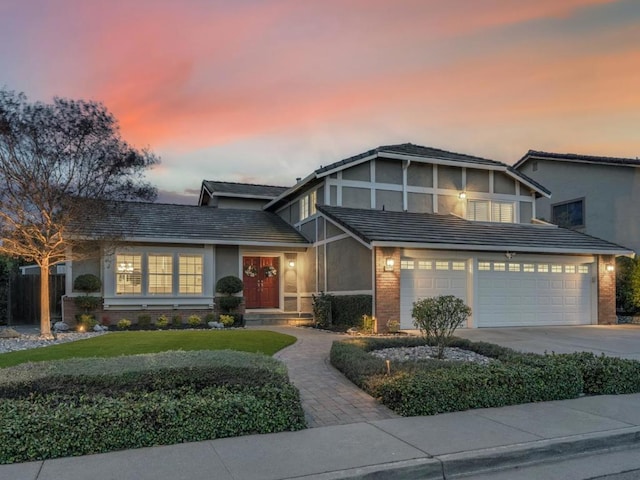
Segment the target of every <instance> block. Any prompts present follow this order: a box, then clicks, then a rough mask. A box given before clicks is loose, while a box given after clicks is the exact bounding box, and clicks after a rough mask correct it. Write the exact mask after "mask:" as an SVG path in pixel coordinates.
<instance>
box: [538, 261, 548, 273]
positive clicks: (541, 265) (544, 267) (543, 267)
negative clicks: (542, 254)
mask: <svg viewBox="0 0 640 480" xmlns="http://www.w3.org/2000/svg"><path fill="white" fill-rule="evenodd" d="M538 273H549V265H548V264H546V263H539V264H538Z"/></svg>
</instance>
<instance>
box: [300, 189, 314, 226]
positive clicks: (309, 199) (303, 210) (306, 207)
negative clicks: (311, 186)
mask: <svg viewBox="0 0 640 480" xmlns="http://www.w3.org/2000/svg"><path fill="white" fill-rule="evenodd" d="M317 195H318V194H317V191H316V190H314V191H313V192H311V193H309V194H308V195H305V196H304V197H302V198H301V199H300V220H304V219H305V218H308V217H310V216H311V215H314V214H315V213H316V203H317V198H318V196H317Z"/></svg>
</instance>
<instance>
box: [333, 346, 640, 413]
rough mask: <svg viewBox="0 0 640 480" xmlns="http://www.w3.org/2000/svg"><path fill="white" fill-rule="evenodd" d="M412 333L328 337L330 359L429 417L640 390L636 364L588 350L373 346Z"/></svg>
mask: <svg viewBox="0 0 640 480" xmlns="http://www.w3.org/2000/svg"><path fill="white" fill-rule="evenodd" d="M424 344H425V341H424V339H422V338H418V337H408V338H407V337H405V338H362V339H353V340H348V341H342V342H334V343H333V346H332V348H331V354H330V358H331V363H332V365H333V366H335V367H336V368H337V369H338V370H340V371H341V372H343V373H344V374H345V376H346V377H347V378H349V379H350V380H351V381H352V382H353V383H355V384H356V385H358V386H359V387H360V388H362V389H364V390H365V391H367V392H368V393H369V394H371V395H372V396H374V397H377V398H378V399H380V401H381V402H382V403H383V404H385V405H386V406H388V407H389V408H391V409H392V410H394V411H395V412H397V413H399V414H400V415H405V416H412V415H433V414H436V413H444V412H454V411H459V410H467V409H472V408H484V407H500V406H505V405H513V404H518V403H528V402H540V401H549V400H562V399H568V398H576V397H578V396H580V395H582V394H587V395H596V394H619V393H637V392H640V362H638V361H635V360H625V359H620V358H613V357H605V356H596V355H593V354H591V353H575V354H563V355H555V354H551V355H538V354H532V353H519V352H516V351H514V350H511V349H509V348H505V347H500V346H498V345H493V344H490V343H484V342H477V343H474V342H471V341H469V340H466V339H460V338H454V339H453V341H452V342H451V345H450V346H452V347H458V348H463V349H466V350H471V351H474V352H476V353H479V354H481V355H485V356H487V357H491V358H494V359H495V360H496V362H493V363H491V364H489V365H478V364H471V363H467V362H452V361H441V360H420V361H416V362H392V363H391V374H390V375H388V374H387V367H386V363H385V361H384V359H381V358H377V357H373V356H371V355H369V354H368V352H370V351H372V350H378V349H382V348H393V347H412V346H418V345H424Z"/></svg>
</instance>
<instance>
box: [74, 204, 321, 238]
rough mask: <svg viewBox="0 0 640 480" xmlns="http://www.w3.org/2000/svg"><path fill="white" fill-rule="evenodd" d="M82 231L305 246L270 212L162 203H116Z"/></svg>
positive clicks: (123, 235) (291, 230) (139, 236)
mask: <svg viewBox="0 0 640 480" xmlns="http://www.w3.org/2000/svg"><path fill="white" fill-rule="evenodd" d="M88 225H90V226H88ZM86 229H90V230H91V232H88V231H86ZM79 233H80V234H82V232H79ZM84 233H85V234H86V235H92V236H98V237H110V236H112V235H114V233H115V235H119V236H122V237H124V239H128V240H131V239H141V240H148V241H153V242H160V241H162V242H165V243H166V242H168V241H176V242H179V243H185V242H193V243H207V244H215V243H224V244H234V243H242V244H258V245H265V244H273V245H284V244H287V245H291V244H296V245H298V244H299V245H300V246H305V245H308V241H307V240H306V239H305V238H304V237H303V236H302V235H301V234H300V232H298V231H297V230H296V229H295V228H293V227H292V226H291V225H289V224H288V223H287V222H285V221H284V220H283V219H282V218H280V217H279V216H278V215H276V214H274V213H271V212H266V211H263V210H240V209H222V208H211V207H199V206H191V205H172V204H161V203H136V202H122V203H118V204H116V207H115V209H114V210H113V211H112V213H110V214H107V215H106V216H105V217H104V218H100V219H98V220H96V221H93V222H89V223H88V224H87V227H86V228H85V232H84Z"/></svg>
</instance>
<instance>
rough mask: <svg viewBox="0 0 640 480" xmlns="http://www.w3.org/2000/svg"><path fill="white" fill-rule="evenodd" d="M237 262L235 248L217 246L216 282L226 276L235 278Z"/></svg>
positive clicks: (237, 255) (236, 248)
mask: <svg viewBox="0 0 640 480" xmlns="http://www.w3.org/2000/svg"><path fill="white" fill-rule="evenodd" d="M239 261H240V260H239V253H238V247H237V246H225V245H218V246H217V247H216V251H215V262H216V279H215V280H216V282H217V281H218V280H219V279H220V278H222V277H226V276H227V275H234V276H236V277H237V276H238V268H239V267H238V265H239Z"/></svg>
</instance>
